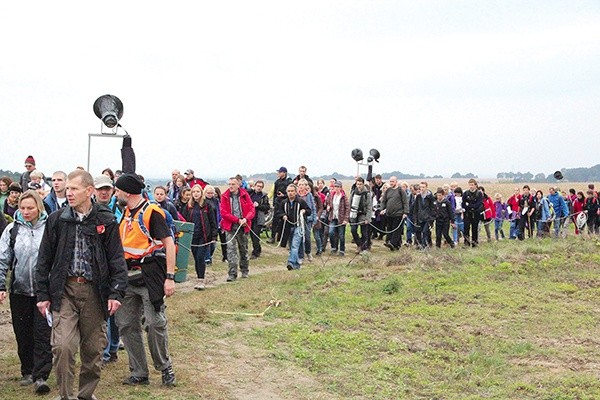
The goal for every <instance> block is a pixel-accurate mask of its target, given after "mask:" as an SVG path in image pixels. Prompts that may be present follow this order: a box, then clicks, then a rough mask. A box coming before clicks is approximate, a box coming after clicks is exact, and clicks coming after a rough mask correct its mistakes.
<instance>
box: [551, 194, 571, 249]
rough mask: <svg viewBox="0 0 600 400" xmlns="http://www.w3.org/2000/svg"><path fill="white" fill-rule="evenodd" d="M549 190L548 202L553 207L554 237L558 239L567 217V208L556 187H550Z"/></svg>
mask: <svg viewBox="0 0 600 400" xmlns="http://www.w3.org/2000/svg"><path fill="white" fill-rule="evenodd" d="M549 190H550V194H549V195H548V201H549V202H550V203H551V204H552V206H553V207H554V237H555V238H558V234H559V233H560V229H561V228H562V226H563V224H564V223H565V219H566V218H568V217H569V207H567V203H565V199H564V198H563V197H562V195H561V194H560V193H559V191H558V187H550V189H549Z"/></svg>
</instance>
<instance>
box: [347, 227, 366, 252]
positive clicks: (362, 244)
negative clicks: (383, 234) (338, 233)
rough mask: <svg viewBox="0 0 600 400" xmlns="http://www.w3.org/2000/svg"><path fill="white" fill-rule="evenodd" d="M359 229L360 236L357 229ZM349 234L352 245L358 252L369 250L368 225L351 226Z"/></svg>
mask: <svg viewBox="0 0 600 400" xmlns="http://www.w3.org/2000/svg"><path fill="white" fill-rule="evenodd" d="M359 228H360V235H359V234H358V229H359ZM350 233H352V239H353V240H354V243H355V244H356V245H357V246H358V247H359V248H360V250H369V249H370V248H371V225H369V224H353V225H352V226H350Z"/></svg>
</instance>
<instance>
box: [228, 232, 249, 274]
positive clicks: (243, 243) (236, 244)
mask: <svg viewBox="0 0 600 400" xmlns="http://www.w3.org/2000/svg"><path fill="white" fill-rule="evenodd" d="M236 231H237V234H236ZM225 235H226V236H227V262H228V264H229V276H230V277H237V276H238V267H239V269H240V271H242V274H244V273H246V274H247V273H248V234H247V233H245V232H244V229H243V228H242V229H240V230H237V225H234V226H232V227H231V231H230V232H225Z"/></svg>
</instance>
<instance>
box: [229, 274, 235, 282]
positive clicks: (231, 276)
mask: <svg viewBox="0 0 600 400" xmlns="http://www.w3.org/2000/svg"><path fill="white" fill-rule="evenodd" d="M236 279H237V276H233V275H229V276H228V277H227V282H234V281H235V280H236Z"/></svg>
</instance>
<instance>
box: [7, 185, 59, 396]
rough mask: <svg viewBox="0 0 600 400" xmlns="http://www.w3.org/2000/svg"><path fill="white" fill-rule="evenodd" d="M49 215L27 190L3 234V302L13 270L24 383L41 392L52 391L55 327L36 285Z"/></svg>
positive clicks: (14, 319)
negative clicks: (42, 310) (42, 308)
mask: <svg viewBox="0 0 600 400" xmlns="http://www.w3.org/2000/svg"><path fill="white" fill-rule="evenodd" d="M47 218H48V215H47V214H46V212H45V210H44V205H43V203H42V199H41V197H40V196H39V194H37V192H36V191H34V190H27V191H26V192H24V193H23V194H21V196H20V197H19V209H18V210H17V211H16V213H15V221H14V222H12V223H10V224H9V225H8V226H7V227H6V229H5V230H4V232H3V233H2V236H1V237H0V304H1V303H3V302H4V300H5V299H6V297H7V294H6V286H7V285H6V283H7V282H6V276H7V272H8V271H9V270H12V274H11V282H10V294H9V298H10V311H11V315H12V324H13V330H14V332H15V337H16V339H17V351H18V354H19V359H20V361H21V375H22V378H21V381H20V384H21V385H22V386H26V385H31V384H34V390H35V392H36V393H38V394H43V393H48V392H49V391H50V387H49V386H48V383H47V382H46V381H47V379H48V375H50V371H51V369H52V347H51V346H50V335H51V328H50V326H49V324H48V322H47V321H46V318H45V317H44V316H43V315H42V314H41V313H40V312H39V311H38V308H37V306H36V303H37V299H36V295H35V287H34V282H35V269H36V264H37V259H38V251H39V248H40V243H41V241H42V237H43V235H44V228H45V225H46V220H47Z"/></svg>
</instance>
